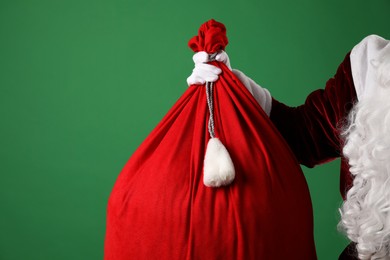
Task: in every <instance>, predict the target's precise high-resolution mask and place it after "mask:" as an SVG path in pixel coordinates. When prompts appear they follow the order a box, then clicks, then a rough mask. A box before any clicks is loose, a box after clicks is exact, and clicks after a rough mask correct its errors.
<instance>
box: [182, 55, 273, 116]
mask: <svg viewBox="0 0 390 260" xmlns="http://www.w3.org/2000/svg"><path fill="white" fill-rule="evenodd" d="M192 59H193V60H194V63H195V68H194V69H193V71H192V74H191V75H190V76H189V77H188V78H187V84H188V86H191V85H194V84H195V85H203V84H205V83H206V82H215V81H217V80H218V77H219V74H221V72H222V70H221V69H220V68H218V67H216V66H213V65H210V64H206V63H207V62H209V61H210V57H209V55H208V54H207V53H206V52H204V51H201V52H197V53H195V54H194V56H193V57H192ZM215 60H216V61H219V62H223V63H224V64H225V65H226V66H227V67H228V68H229V69H230V70H232V68H231V66H230V59H229V56H228V55H227V53H226V52H225V51H221V52H220V53H218V54H217V55H216V56H215ZM232 71H233V73H234V75H236V77H237V78H238V79H239V80H240V81H241V82H242V83H243V84H244V86H245V87H246V88H247V89H248V91H249V92H250V93H251V94H252V95H253V97H254V98H255V99H256V101H257V102H258V103H259V105H260V106H261V107H262V108H263V110H264V112H265V113H266V114H267V115H268V116H269V115H270V113H271V107H272V97H271V94H270V93H269V91H268V90H267V89H265V88H262V87H261V86H259V85H258V84H256V82H254V81H253V80H252V79H250V78H249V77H247V76H246V75H245V74H244V73H242V72H241V71H239V70H232Z"/></svg>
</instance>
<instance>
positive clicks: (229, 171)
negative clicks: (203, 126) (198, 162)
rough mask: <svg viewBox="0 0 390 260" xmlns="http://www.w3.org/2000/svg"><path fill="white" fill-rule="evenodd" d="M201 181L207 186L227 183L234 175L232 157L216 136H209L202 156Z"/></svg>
mask: <svg viewBox="0 0 390 260" xmlns="http://www.w3.org/2000/svg"><path fill="white" fill-rule="evenodd" d="M203 174H204V175H203V183H204V185H206V186H207V187H220V186H225V185H229V184H230V183H231V182H232V181H233V180H234V177H235V170H234V165H233V162H232V159H231V158H230V155H229V152H228V151H227V150H226V148H225V146H224V145H223V144H222V143H221V141H220V140H219V139H218V138H211V139H210V140H209V142H208V144H207V149H206V155H205V158H204V169H203Z"/></svg>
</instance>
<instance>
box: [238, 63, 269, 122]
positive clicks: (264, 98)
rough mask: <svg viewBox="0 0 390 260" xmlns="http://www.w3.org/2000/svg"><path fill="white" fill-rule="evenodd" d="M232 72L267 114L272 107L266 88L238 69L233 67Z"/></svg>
mask: <svg viewBox="0 0 390 260" xmlns="http://www.w3.org/2000/svg"><path fill="white" fill-rule="evenodd" d="M233 73H234V75H236V77H237V78H238V79H239V80H240V81H241V82H242V84H244V86H245V87H246V88H247V89H248V91H249V92H250V93H251V94H252V96H253V97H254V98H255V99H256V101H257V103H259V105H260V106H261V107H262V108H263V110H264V112H265V113H266V114H267V115H268V116H269V115H270V114H271V108H272V97H271V94H270V93H269V91H268V89H265V88H262V87H261V86H259V85H258V84H257V83H256V82H254V81H253V80H252V79H251V78H249V77H248V76H246V75H245V74H244V73H242V72H241V71H239V70H236V69H234V70H233Z"/></svg>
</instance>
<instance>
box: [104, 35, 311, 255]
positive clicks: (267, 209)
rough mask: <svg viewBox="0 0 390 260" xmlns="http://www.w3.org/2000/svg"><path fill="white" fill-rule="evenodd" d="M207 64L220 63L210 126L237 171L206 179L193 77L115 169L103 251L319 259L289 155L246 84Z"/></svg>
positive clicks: (203, 122)
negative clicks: (223, 180)
mask: <svg viewBox="0 0 390 260" xmlns="http://www.w3.org/2000/svg"><path fill="white" fill-rule="evenodd" d="M209 31H210V30H209ZM215 38H218V39H219V37H215ZM222 38H223V37H222ZM205 39H209V37H208V36H207V35H206V36H205ZM226 42H227V41H226ZM206 45H207V46H221V45H218V44H216V45H214V44H213V42H210V43H208V44H206ZM215 48H217V47H215ZM218 48H219V47H218ZM206 49H207V51H208V52H214V51H216V49H214V47H212V48H210V49H208V48H206ZM212 64H213V65H215V66H218V67H220V68H221V69H222V74H221V75H220V77H219V80H218V81H217V82H215V84H214V95H213V99H214V109H215V110H214V116H215V130H216V134H217V136H218V137H219V138H220V139H221V141H222V142H223V144H224V145H225V146H226V148H227V149H228V151H229V153H230V156H231V158H232V160H233V163H234V166H235V170H236V178H235V180H234V181H233V183H232V184H231V185H229V186H226V187H221V188H209V187H206V186H205V185H204V184H203V159H204V154H205V150H206V145H207V142H208V139H209V138H210V137H209V134H208V131H207V122H208V116H209V115H208V109H207V103H206V93H205V88H204V86H197V85H193V86H191V87H189V88H188V89H187V91H186V92H185V93H184V94H183V96H182V97H181V98H180V99H179V100H178V101H177V102H176V103H175V104H174V106H173V107H172V108H171V110H170V111H169V112H168V114H167V115H166V116H165V117H164V118H163V120H162V121H161V122H160V124H158V125H157V127H156V128H155V129H154V130H153V131H152V133H150V135H149V136H148V137H147V138H146V140H145V141H144V142H143V143H142V144H141V146H140V147H139V148H138V149H137V150H136V152H135V153H134V154H133V155H132V157H131V158H130V159H129V161H128V162H127V164H126V165H125V167H124V168H123V170H122V172H121V173H120V175H119V177H118V179H117V181H116V183H115V186H114V188H113V190H112V193H111V195H110V198H109V203H108V209H107V230H106V238H105V260H113V259H115V260H125V259H126V260H127V259H316V254H315V248H314V239H313V219H312V207H311V201H310V196H309V191H308V187H307V184H306V181H305V178H304V176H303V173H302V171H301V169H300V167H299V165H298V163H297V162H296V159H295V157H294V155H293V154H292V152H291V151H290V150H289V148H288V146H287V144H286V143H285V141H284V140H283V138H282V137H281V136H280V134H279V133H278V132H277V130H276V129H275V128H274V126H273V124H272V123H271V121H270V120H269V118H268V117H267V115H266V114H265V113H264V112H263V110H262V109H261V107H260V106H259V105H258V103H257V102H256V101H255V100H254V98H253V97H252V95H251V94H250V93H249V92H248V91H247V89H246V88H245V86H244V85H243V84H242V83H241V82H240V81H239V80H238V79H237V78H236V77H235V75H234V74H233V73H232V72H231V71H230V70H229V69H228V68H227V67H226V66H225V65H224V64H221V63H217V62H213V63H212Z"/></svg>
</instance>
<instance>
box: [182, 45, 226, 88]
mask: <svg viewBox="0 0 390 260" xmlns="http://www.w3.org/2000/svg"><path fill="white" fill-rule="evenodd" d="M192 59H193V60H194V63H195V68H194V69H193V70H192V74H191V75H190V76H189V77H188V78H187V84H188V86H191V85H203V84H205V83H206V81H207V82H215V81H217V79H218V75H219V74H221V72H222V70H221V69H220V68H218V67H216V66H213V65H210V64H207V62H209V61H210V59H209V55H208V54H207V52H204V51H200V52H197V53H195V54H194V56H193V57H192Z"/></svg>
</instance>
